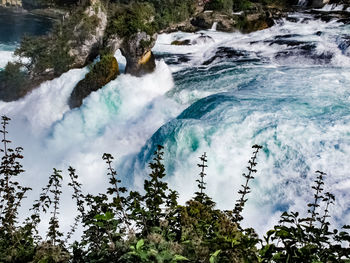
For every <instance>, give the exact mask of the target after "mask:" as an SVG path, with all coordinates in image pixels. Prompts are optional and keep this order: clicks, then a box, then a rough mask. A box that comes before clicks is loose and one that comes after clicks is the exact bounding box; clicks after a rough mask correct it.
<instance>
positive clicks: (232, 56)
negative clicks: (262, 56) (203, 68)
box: [202, 47, 259, 65]
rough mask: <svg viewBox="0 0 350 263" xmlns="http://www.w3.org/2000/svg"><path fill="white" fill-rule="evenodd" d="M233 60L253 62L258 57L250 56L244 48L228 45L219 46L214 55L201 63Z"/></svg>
mask: <svg viewBox="0 0 350 263" xmlns="http://www.w3.org/2000/svg"><path fill="white" fill-rule="evenodd" d="M222 60H224V61H234V62H253V61H259V59H257V58H256V57H255V58H252V57H251V54H250V53H249V52H247V51H244V50H236V49H234V48H230V47H219V48H218V50H217V51H216V53H215V55H214V56H213V57H211V58H210V59H208V60H206V61H205V62H203V63H202V64H203V65H209V64H212V63H213V62H218V61H222Z"/></svg>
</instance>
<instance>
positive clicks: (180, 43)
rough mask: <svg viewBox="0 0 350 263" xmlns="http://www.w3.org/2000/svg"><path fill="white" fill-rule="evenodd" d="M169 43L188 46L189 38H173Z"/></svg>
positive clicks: (189, 43)
mask: <svg viewBox="0 0 350 263" xmlns="http://www.w3.org/2000/svg"><path fill="white" fill-rule="evenodd" d="M171 45H175V46H189V45H191V40H189V39H184V40H174V41H173V42H171Z"/></svg>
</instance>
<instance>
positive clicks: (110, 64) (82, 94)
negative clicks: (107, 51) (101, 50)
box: [68, 55, 119, 109]
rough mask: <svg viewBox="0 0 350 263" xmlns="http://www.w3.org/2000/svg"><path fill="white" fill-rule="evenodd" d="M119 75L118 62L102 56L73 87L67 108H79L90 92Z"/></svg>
mask: <svg viewBox="0 0 350 263" xmlns="http://www.w3.org/2000/svg"><path fill="white" fill-rule="evenodd" d="M118 74H119V67H118V62H117V60H116V59H115V57H113V56H112V55H108V56H104V57H102V59H101V60H100V61H99V62H97V63H96V64H95V65H94V67H93V68H92V70H91V71H90V72H89V73H88V74H86V76H85V78H84V79H83V80H81V81H79V83H78V84H77V85H76V86H75V88H74V90H73V92H72V94H71V96H70V98H69V102H68V104H69V107H70V108H71V109H72V108H76V107H80V106H81V104H82V103H83V99H85V98H86V97H87V96H89V95H90V93H91V92H93V91H97V90H99V89H100V88H102V87H103V86H104V85H106V84H107V83H108V82H110V81H112V80H114V79H115V78H116V77H117V75H118Z"/></svg>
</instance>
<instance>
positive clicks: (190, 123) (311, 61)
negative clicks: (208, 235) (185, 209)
mask: <svg viewBox="0 0 350 263" xmlns="http://www.w3.org/2000/svg"><path fill="white" fill-rule="evenodd" d="M291 18H293V19H285V20H283V21H280V24H278V25H276V26H274V27H272V28H270V29H266V30H263V31H259V32H255V33H251V34H247V35H243V34H241V33H238V32H237V33H220V32H215V31H207V32H199V33H198V34H188V33H181V32H178V33H173V34H163V35H160V36H159V38H158V40H157V43H156V46H155V47H154V52H155V53H156V55H157V57H158V61H157V70H156V71H155V72H154V73H152V74H149V75H146V76H144V77H141V78H137V77H132V76H130V75H120V76H119V77H118V78H117V79H116V80H114V81H112V82H111V83H109V84H108V85H106V86H105V87H103V88H102V89H100V90H99V91H97V92H93V93H92V94H91V95H90V96H89V97H87V98H86V99H85V100H84V102H83V105H82V106H81V107H80V108H79V109H74V110H70V109H69V107H68V105H67V101H68V98H69V95H70V93H71V91H72V90H73V88H74V86H75V85H76V83H77V82H78V81H79V80H81V79H82V78H83V77H84V75H85V74H86V73H87V71H88V69H87V68H84V69H75V70H71V71H69V72H67V73H65V74H64V75H62V76H61V77H59V78H57V79H55V80H52V81H48V82H45V83H43V84H41V85H40V87H38V88H37V89H35V90H34V91H33V92H32V93H31V94H28V95H27V96H26V97H25V98H23V99H21V100H19V101H16V102H11V103H4V102H1V103H0V109H1V113H2V114H7V115H8V116H9V117H11V118H12V119H13V121H12V122H11V126H10V136H11V139H12V140H13V141H14V142H16V144H17V145H21V146H23V147H24V148H25V151H24V155H25V159H24V166H25V169H26V170H27V172H26V175H25V182H26V183H27V184H29V186H31V187H33V188H34V189H35V191H34V195H35V194H37V193H38V191H39V189H40V187H42V186H44V185H45V183H46V179H47V176H48V175H49V174H50V171H51V169H52V167H56V168H59V169H63V170H66V168H67V167H68V165H72V166H73V167H75V168H77V171H78V174H79V175H80V176H81V181H82V182H83V183H84V188H85V190H87V191H90V192H95V193H96V192H99V191H103V190H104V187H105V186H106V183H107V178H106V175H105V174H106V169H105V166H104V164H103V161H102V160H101V156H102V154H103V153H104V152H109V153H111V154H113V155H114V156H115V157H116V159H117V163H116V168H117V171H118V174H119V175H120V176H121V177H122V178H123V182H125V183H126V184H127V185H128V186H129V187H132V188H137V189H140V188H142V183H143V179H144V178H145V176H146V175H147V173H148V169H147V163H148V162H149V161H150V160H151V158H152V153H153V151H154V148H155V146H156V145H157V144H163V145H164V146H165V157H166V158H165V164H166V167H167V171H168V181H169V183H170V185H171V186H172V187H174V188H175V189H177V190H178V191H179V192H180V200H181V202H184V201H185V200H187V199H188V198H190V197H191V196H193V193H194V192H195V190H196V189H195V188H196V183H195V179H196V178H197V176H198V173H199V170H198V168H197V166H196V163H197V162H198V160H199V159H198V157H199V156H201V154H202V153H203V152H207V154H208V165H209V168H208V171H207V173H208V176H207V178H206V179H207V183H208V184H207V186H208V193H209V194H210V195H211V196H213V198H214V200H215V201H216V202H217V203H218V206H219V207H221V208H225V209H230V208H232V207H233V205H234V201H235V200H236V199H237V195H236V192H237V189H238V188H239V186H240V184H241V182H242V181H243V178H242V177H241V174H242V172H244V169H245V166H246V164H247V161H248V160H249V158H250V156H251V148H250V147H251V146H252V145H253V144H255V143H257V144H261V145H263V146H264V149H263V151H262V152H261V153H260V155H259V157H258V163H259V164H258V167H257V169H258V173H257V176H256V179H255V180H254V181H253V182H252V186H251V188H252V193H251V195H250V196H249V201H248V203H247V209H246V210H245V211H244V215H245V221H244V222H245V224H246V225H247V226H253V227H255V228H257V229H258V231H259V233H263V232H264V231H265V230H266V229H268V228H269V227H271V225H272V224H274V223H276V222H277V220H278V217H279V215H280V214H281V212H282V211H284V210H286V209H290V210H300V212H302V213H305V212H306V210H307V207H306V203H307V202H309V201H310V198H312V193H311V188H310V185H311V184H312V182H313V180H314V171H315V170H323V171H324V172H327V173H328V176H327V177H326V188H327V190H329V191H333V192H334V193H335V194H336V196H337V197H338V199H337V203H336V206H334V207H333V208H332V213H333V215H334V217H333V218H332V219H333V221H334V223H335V224H343V223H346V222H347V221H348V220H349V219H350V218H349V216H350V213H349V205H348V203H347V200H349V199H350V196H349V193H350V191H349V189H348V188H349V187H350V183H349V182H350V175H349V174H348V171H350V164H349V163H348V162H347V157H348V156H349V154H350V128H349V127H350V125H349V124H350V123H349V116H350V110H349V109H350V97H349V96H350V92H349V90H348V87H349V86H350V73H349V66H350V57H349V51H348V44H347V41H348V40H347V38H346V34H347V33H348V32H349V27H348V26H343V25H342V24H340V23H337V22H336V21H330V22H329V23H325V22H322V21H315V20H312V17H310V15H307V14H294V15H291ZM201 33H202V34H205V35H207V36H210V37H211V40H208V41H204V42H203V41H202V42H198V43H199V44H197V45H193V46H173V45H170V43H171V42H172V41H174V40H183V39H189V40H191V41H192V42H193V41H195V40H196V39H198V37H200V36H201ZM0 52H1V54H5V53H3V52H7V53H6V54H8V56H7V57H6V56H1V61H0V63H2V64H1V65H4V64H5V63H6V61H8V60H10V59H11V58H10V57H11V52H12V51H8V50H7V51H5V50H3V51H0ZM116 56H117V58H118V61H122V57H121V55H120V53H117V54H116ZM124 63H125V62H122V63H121V64H124ZM121 68H124V66H123V65H122V67H121ZM65 173H66V174H67V172H65ZM34 182H35V183H34ZM36 197H37V196H34V197H33V198H36ZM69 199H70V198H69V197H66V198H65V200H69ZM29 201H30V199H29V200H28V202H29ZM71 210H72V208H71V207H64V208H63V212H62V214H61V216H62V217H65V219H66V220H65V226H68V225H69V224H70V222H69V220H70V219H71V218H72V217H73V216H74V214H73V213H71Z"/></svg>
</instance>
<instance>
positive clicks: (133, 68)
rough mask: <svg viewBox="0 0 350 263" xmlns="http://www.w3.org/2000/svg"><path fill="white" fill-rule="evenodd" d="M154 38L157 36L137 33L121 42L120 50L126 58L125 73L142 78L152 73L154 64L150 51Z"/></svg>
mask: <svg viewBox="0 0 350 263" xmlns="http://www.w3.org/2000/svg"><path fill="white" fill-rule="evenodd" d="M156 38H157V35H153V36H150V35H148V34H147V33H145V32H138V33H136V34H134V35H132V36H131V37H129V38H128V39H125V40H124V41H123V43H122V45H121V48H120V50H121V52H122V54H123V56H124V57H125V58H126V68H125V73H128V74H131V75H134V76H142V75H144V74H146V73H150V72H153V71H154V69H155V67H156V64H155V58H154V55H153V53H152V51H151V49H152V47H153V46H154V44H155V41H156Z"/></svg>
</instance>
